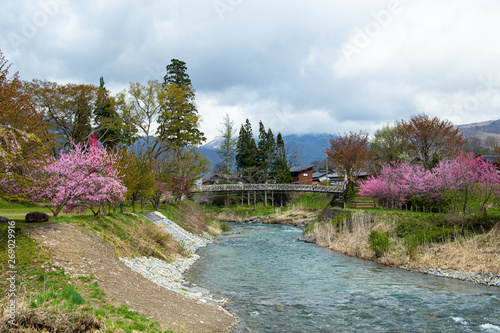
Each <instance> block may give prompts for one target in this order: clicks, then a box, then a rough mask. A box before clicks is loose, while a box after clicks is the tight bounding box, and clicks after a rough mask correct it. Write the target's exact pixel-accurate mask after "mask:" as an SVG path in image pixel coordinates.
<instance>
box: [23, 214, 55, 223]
mask: <svg viewBox="0 0 500 333" xmlns="http://www.w3.org/2000/svg"><path fill="white" fill-rule="evenodd" d="M49 219H50V216H49V215H47V214H45V213H42V212H31V213H28V214H26V223H42V222H48V221H49Z"/></svg>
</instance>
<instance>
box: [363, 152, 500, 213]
mask: <svg viewBox="0 0 500 333" xmlns="http://www.w3.org/2000/svg"><path fill="white" fill-rule="evenodd" d="M360 185H361V186H360V191H359V194H360V195H361V196H372V197H376V198H378V199H379V202H380V204H381V206H383V207H387V208H389V207H390V206H391V205H392V208H395V207H401V206H402V205H403V204H404V203H405V202H406V201H408V200H409V201H411V202H412V203H413V204H417V205H421V206H422V207H426V206H429V207H430V209H431V210H433V209H435V208H437V207H442V206H443V205H444V204H448V205H449V206H451V208H452V210H453V211H458V210H459V209H458V208H460V210H461V211H462V212H463V214H464V215H465V214H466V210H467V208H469V209H471V208H472V206H474V207H478V210H479V211H481V212H482V213H483V214H485V213H486V210H485V209H486V208H485V207H486V205H487V203H488V202H490V201H491V199H492V198H493V196H495V195H499V194H500V175H499V173H498V171H497V170H496V168H495V166H494V165H493V164H491V163H489V162H487V161H485V160H483V159H482V158H480V157H477V158H475V157H474V156H473V155H472V154H464V153H461V154H459V155H458V156H457V157H456V158H455V159H453V160H452V161H447V162H441V163H440V164H439V165H438V166H437V167H436V168H434V169H433V170H426V169H424V168H423V167H421V166H419V165H412V164H410V163H392V164H386V165H384V167H383V168H382V170H381V171H380V174H379V175H378V176H377V177H372V178H370V179H368V180H366V181H364V182H362V183H361V184H360ZM472 199H474V200H473V201H472ZM472 202H474V205H472Z"/></svg>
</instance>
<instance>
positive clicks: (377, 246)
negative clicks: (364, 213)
mask: <svg viewBox="0 0 500 333" xmlns="http://www.w3.org/2000/svg"><path fill="white" fill-rule="evenodd" d="M368 243H369V244H370V249H372V250H373V251H374V252H375V256H376V257H381V256H383V255H384V253H385V252H387V251H388V250H389V248H390V247H391V242H390V241H389V233H388V232H378V231H375V230H374V231H372V232H370V235H368Z"/></svg>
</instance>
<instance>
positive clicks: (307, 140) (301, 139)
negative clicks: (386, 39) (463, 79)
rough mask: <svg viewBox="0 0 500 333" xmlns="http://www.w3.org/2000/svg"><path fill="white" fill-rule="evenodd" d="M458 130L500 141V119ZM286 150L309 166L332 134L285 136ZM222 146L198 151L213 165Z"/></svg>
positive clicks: (319, 157) (215, 144) (209, 145)
mask: <svg viewBox="0 0 500 333" xmlns="http://www.w3.org/2000/svg"><path fill="white" fill-rule="evenodd" d="M457 128H458V129H460V131H461V132H462V133H463V135H464V136H465V137H467V138H470V137H479V138H482V139H484V138H486V137H489V136H493V137H496V138H498V139H499V140H500V119H498V120H490V121H485V122H480V123H471V124H463V125H458V126H457ZM283 141H284V142H285V148H286V150H287V151H288V152H290V151H292V150H296V151H298V152H299V154H298V155H299V163H298V164H301V165H309V164H311V163H312V162H313V161H315V160H323V158H325V150H326V148H327V147H329V145H330V134H327V133H321V134H301V135H297V134H292V135H285V136H283ZM219 146H220V140H219V139H214V140H212V141H209V142H207V143H205V144H204V145H202V146H200V147H199V148H198V151H199V152H200V153H201V154H202V155H203V156H206V157H208V158H209V159H210V161H211V162H212V165H215V164H216V163H218V162H220V161H221V158H220V157H219V156H218V155H217V149H218V148H219Z"/></svg>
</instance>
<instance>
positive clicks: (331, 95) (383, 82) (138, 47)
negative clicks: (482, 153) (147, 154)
mask: <svg viewBox="0 0 500 333" xmlns="http://www.w3.org/2000/svg"><path fill="white" fill-rule="evenodd" d="M499 17H500V2H499V1H498V0H475V1H472V0H351V1H340V0H338V1H335V0H328V1H327V0H309V1H297V0H286V1H285V0H271V1H270V0H267V1H264V0H161V1H160V0H157V1H138V0H137V1H132V0H98V1H95V0H89V1H77V0H39V1H29V0H23V1H19V0H3V1H2V11H1V12H0V50H2V52H3V53H4V55H5V57H6V58H7V59H8V60H9V61H10V62H11V63H12V67H11V68H12V70H13V71H19V73H20V76H21V78H22V79H25V80H31V79H33V78H38V79H45V80H50V81H56V82H59V83H68V82H75V83H76V82H78V83H93V84H96V85H97V84H98V82H99V77H100V76H101V75H102V76H104V79H105V81H106V85H107V87H108V88H109V89H110V90H111V91H112V92H114V93H116V92H118V91H121V90H123V89H126V88H127V87H128V85H129V82H142V83H146V82H147V81H148V80H156V79H157V80H162V78H163V76H164V74H165V66H166V65H168V64H169V63H170V60H171V59H172V58H177V59H180V60H183V61H185V62H186V63H187V68H188V74H189V76H190V77H191V80H192V83H193V86H194V88H195V89H196V100H197V105H198V110H199V113H200V114H201V116H202V118H203V123H202V130H203V131H204V132H205V134H206V136H207V137H208V138H209V139H212V138H214V137H215V136H216V135H217V134H218V128H221V125H220V123H221V121H222V117H223V116H224V114H226V113H228V114H229V115H230V118H231V119H233V120H234V121H235V123H236V124H237V126H238V128H239V126H240V124H241V123H243V122H244V121H245V119H246V118H248V119H250V121H251V122H252V124H253V127H254V131H255V132H256V130H257V128H258V121H259V120H262V121H263V122H264V125H265V126H266V127H270V128H271V129H272V130H273V132H274V133H277V132H278V131H281V132H282V133H283V134H304V133H330V134H335V133H339V132H340V133H343V132H346V131H358V130H366V131H367V132H369V133H370V134H373V133H374V132H375V131H376V130H377V129H378V128H380V127H381V126H383V125H384V124H388V123H393V122H394V121H396V120H400V119H409V118H410V117H411V116H412V115H414V114H418V113H426V114H428V115H430V116H439V117H441V118H446V119H449V120H450V121H452V122H453V123H454V124H464V123H472V122H481V121H487V120H492V119H499V118H500V112H499V110H500V40H499V37H498V33H499V32H500V20H499V19H498V18H499Z"/></svg>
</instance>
